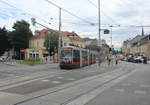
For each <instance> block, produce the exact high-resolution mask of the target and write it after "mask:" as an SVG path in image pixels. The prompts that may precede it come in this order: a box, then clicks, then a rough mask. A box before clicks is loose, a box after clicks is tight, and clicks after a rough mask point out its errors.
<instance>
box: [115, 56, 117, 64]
mask: <svg viewBox="0 0 150 105" xmlns="http://www.w3.org/2000/svg"><path fill="white" fill-rule="evenodd" d="M115 61H116V65H117V64H118V57H117V55H116V57H115Z"/></svg>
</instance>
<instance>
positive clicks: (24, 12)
mask: <svg viewBox="0 0 150 105" xmlns="http://www.w3.org/2000/svg"><path fill="white" fill-rule="evenodd" d="M0 2H1V3H3V4H6V5H8V6H10V7H12V8H15V9H16V10H19V11H22V12H23V13H22V15H24V16H26V17H27V15H28V16H31V17H34V18H37V19H39V20H41V21H43V22H44V23H46V24H49V23H48V22H46V21H45V20H44V19H42V18H39V17H37V16H35V15H33V14H31V13H29V12H27V11H25V10H23V9H20V8H17V7H16V6H14V5H12V4H10V3H8V2H6V1H4V0H0ZM49 25H51V26H54V27H56V28H57V26H55V25H53V24H49Z"/></svg>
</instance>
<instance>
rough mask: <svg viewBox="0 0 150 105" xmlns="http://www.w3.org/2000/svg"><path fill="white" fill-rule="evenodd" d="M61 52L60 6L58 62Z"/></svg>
mask: <svg viewBox="0 0 150 105" xmlns="http://www.w3.org/2000/svg"><path fill="white" fill-rule="evenodd" d="M60 54H61V8H59V43H58V62H60Z"/></svg>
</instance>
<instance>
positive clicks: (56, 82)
mask: <svg viewBox="0 0 150 105" xmlns="http://www.w3.org/2000/svg"><path fill="white" fill-rule="evenodd" d="M52 83H54V84H59V83H61V82H60V81H52Z"/></svg>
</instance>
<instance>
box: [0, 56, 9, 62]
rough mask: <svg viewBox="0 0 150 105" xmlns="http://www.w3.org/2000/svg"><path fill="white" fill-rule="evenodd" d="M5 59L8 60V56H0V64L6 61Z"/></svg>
mask: <svg viewBox="0 0 150 105" xmlns="http://www.w3.org/2000/svg"><path fill="white" fill-rule="evenodd" d="M7 59H8V56H1V57H0V61H1V62H5V61H7Z"/></svg>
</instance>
